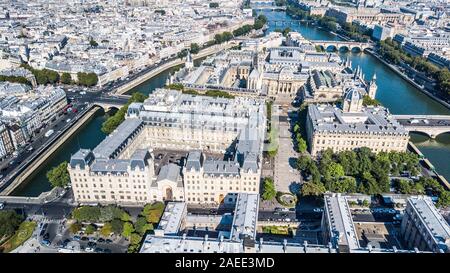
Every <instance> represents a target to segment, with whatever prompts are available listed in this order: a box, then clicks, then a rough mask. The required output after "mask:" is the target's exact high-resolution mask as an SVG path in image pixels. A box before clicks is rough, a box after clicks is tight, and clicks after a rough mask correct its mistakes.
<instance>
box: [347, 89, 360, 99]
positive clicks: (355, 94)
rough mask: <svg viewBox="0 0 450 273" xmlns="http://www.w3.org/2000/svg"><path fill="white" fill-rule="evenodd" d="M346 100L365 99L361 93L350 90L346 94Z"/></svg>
mask: <svg viewBox="0 0 450 273" xmlns="http://www.w3.org/2000/svg"><path fill="white" fill-rule="evenodd" d="M344 99H345V100H348V101H358V100H362V99H363V97H362V94H361V92H359V91H358V90H356V89H355V88H349V90H348V91H347V93H346V94H345V97H344Z"/></svg>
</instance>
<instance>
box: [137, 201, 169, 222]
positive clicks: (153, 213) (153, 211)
mask: <svg viewBox="0 0 450 273" xmlns="http://www.w3.org/2000/svg"><path fill="white" fill-rule="evenodd" d="M163 212H164V203H162V202H155V203H153V204H147V205H145V206H144V209H143V210H142V212H141V215H142V216H144V217H145V218H146V219H147V222H148V223H158V222H159V218H161V216H162V214H163Z"/></svg>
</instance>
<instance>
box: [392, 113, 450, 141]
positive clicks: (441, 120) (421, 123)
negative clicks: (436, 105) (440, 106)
mask: <svg viewBox="0 0 450 273" xmlns="http://www.w3.org/2000/svg"><path fill="white" fill-rule="evenodd" d="M393 117H394V118H395V119H396V120H397V121H398V122H399V123H400V124H401V125H403V126H404V127H405V129H406V130H408V131H409V132H417V133H422V134H425V135H427V136H429V137H430V138H435V137H437V136H438V135H440V134H444V133H450V115H394V116H393Z"/></svg>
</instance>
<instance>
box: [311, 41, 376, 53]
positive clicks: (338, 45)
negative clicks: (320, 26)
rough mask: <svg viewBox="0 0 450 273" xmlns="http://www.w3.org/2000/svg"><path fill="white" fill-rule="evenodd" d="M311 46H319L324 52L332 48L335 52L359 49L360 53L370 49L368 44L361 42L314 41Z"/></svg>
mask: <svg viewBox="0 0 450 273" xmlns="http://www.w3.org/2000/svg"><path fill="white" fill-rule="evenodd" d="M311 42H312V44H313V45H315V46H321V47H323V48H324V49H325V50H326V49H328V48H330V47H332V48H335V49H336V50H341V49H347V50H354V49H359V50H360V51H363V50H364V49H366V48H370V47H372V46H371V44H369V43H362V42H351V41H323V40H316V41H311Z"/></svg>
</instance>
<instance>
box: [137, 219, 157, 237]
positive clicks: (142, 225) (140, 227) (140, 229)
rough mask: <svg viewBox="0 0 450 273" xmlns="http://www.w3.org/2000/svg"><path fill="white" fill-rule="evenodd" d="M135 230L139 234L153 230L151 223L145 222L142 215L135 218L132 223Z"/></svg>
mask: <svg viewBox="0 0 450 273" xmlns="http://www.w3.org/2000/svg"><path fill="white" fill-rule="evenodd" d="M134 226H135V229H136V232H137V233H139V234H140V235H142V236H143V235H144V234H145V233H146V232H147V231H150V230H153V225H152V224H151V223H148V222H147V219H146V218H145V217H143V216H140V217H138V218H137V220H136V223H135V224H134Z"/></svg>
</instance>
